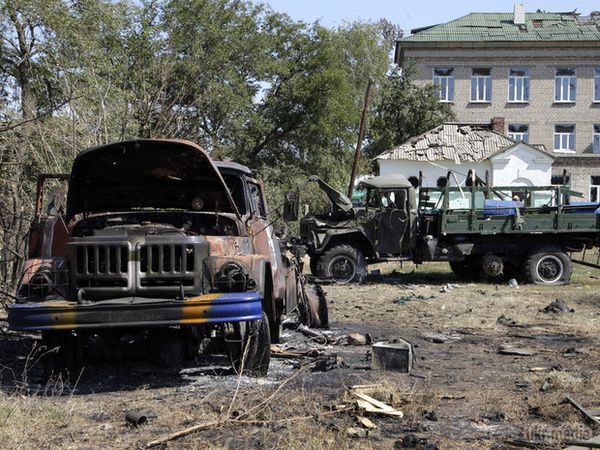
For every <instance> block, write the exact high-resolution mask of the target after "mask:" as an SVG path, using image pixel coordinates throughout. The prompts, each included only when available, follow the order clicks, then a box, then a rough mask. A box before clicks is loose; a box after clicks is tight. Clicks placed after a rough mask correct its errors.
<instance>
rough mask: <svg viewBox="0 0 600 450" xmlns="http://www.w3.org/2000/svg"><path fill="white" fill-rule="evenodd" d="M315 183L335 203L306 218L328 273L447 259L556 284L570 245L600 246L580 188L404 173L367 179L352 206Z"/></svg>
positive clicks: (320, 272)
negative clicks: (439, 183)
mask: <svg viewBox="0 0 600 450" xmlns="http://www.w3.org/2000/svg"><path fill="white" fill-rule="evenodd" d="M310 180H311V181H314V182H316V183H318V184H319V186H320V187H321V189H322V190H323V191H324V192H325V193H326V194H327V195H328V197H329V199H330V200H331V203H332V206H331V208H330V211H329V212H327V213H325V214H314V215H307V216H305V217H303V218H302V219H301V222H300V236H301V238H300V240H301V241H302V242H303V244H304V245H305V246H306V249H307V252H308V255H309V256H310V267H311V271H312V273H313V274H314V275H315V276H317V277H321V278H331V279H334V280H336V281H341V282H362V281H363V280H364V279H365V277H366V275H367V265H368V264H372V263H379V262H384V261H412V262H414V263H416V264H421V263H423V262H426V261H447V262H448V263H449V264H450V268H451V269H452V271H453V272H454V273H455V274H456V276H457V277H458V278H459V279H468V278H473V277H474V276H476V275H481V274H484V275H487V276H489V277H497V276H500V275H505V276H506V277H508V278H516V279H523V280H527V281H529V282H532V283H535V284H544V285H559V284H564V283H566V282H568V281H569V279H570V277H571V273H572V268H573V261H572V259H571V258H570V256H569V255H570V253H571V252H580V251H582V250H584V249H586V248H588V249H590V248H593V247H596V246H598V245H600V239H599V238H600V221H599V218H600V215H599V214H600V208H599V207H600V204H598V203H585V202H574V201H573V200H574V199H575V198H576V197H581V194H578V193H576V192H573V191H571V190H569V189H568V188H567V187H566V186H537V187H515V186H505V187H502V186H500V187H490V186H488V185H486V184H485V183H484V182H483V181H482V180H480V179H479V178H476V177H475V176H474V175H473V174H469V175H468V177H467V180H466V182H463V183H460V184H459V182H458V179H457V178H456V176H454V174H451V173H448V176H447V178H446V184H445V186H443V187H435V188H434V187H421V188H419V189H415V187H414V186H413V185H412V184H411V183H410V182H409V181H408V180H407V179H406V178H405V177H403V176H401V175H384V176H376V177H373V178H369V179H367V180H364V181H362V182H361V183H360V184H359V187H358V188H359V189H362V190H364V191H365V192H363V196H362V197H364V198H365V200H364V201H363V202H362V203H360V204H356V203H355V204H353V203H352V202H351V201H350V199H348V198H347V197H346V196H345V195H343V194H341V193H339V192H337V191H336V190H335V189H333V188H332V187H331V186H329V185H328V184H327V183H325V182H324V181H322V180H321V179H319V178H318V177H316V176H313V177H311V178H310ZM453 180H454V185H451V182H452V181H453ZM419 185H420V183H419ZM365 193H366V195H364V194H365ZM576 262H577V261H576Z"/></svg>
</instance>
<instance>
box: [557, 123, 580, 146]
mask: <svg viewBox="0 0 600 450" xmlns="http://www.w3.org/2000/svg"><path fill="white" fill-rule="evenodd" d="M557 127H572V128H573V131H571V132H565V131H557V130H556V129H557ZM576 132H577V127H576V126H575V124H571V123H569V124H556V125H554V152H555V153H575V152H576V149H577V143H576V140H575V136H576V135H575V133H576ZM571 136H572V139H571ZM557 137H558V138H559V142H560V145H562V144H563V142H564V138H566V142H567V147H566V148H565V147H560V146H559V147H557V146H556V138H557ZM571 140H572V143H573V148H569V145H568V144H570V141H571Z"/></svg>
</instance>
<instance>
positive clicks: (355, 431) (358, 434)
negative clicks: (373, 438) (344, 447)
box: [346, 427, 368, 438]
mask: <svg viewBox="0 0 600 450" xmlns="http://www.w3.org/2000/svg"><path fill="white" fill-rule="evenodd" d="M367 433H368V431H367V430H365V429H364V428H357V427H350V428H348V429H347V430H346V434H347V435H348V436H349V437H351V438H366V437H367Z"/></svg>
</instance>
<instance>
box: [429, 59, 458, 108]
mask: <svg viewBox="0 0 600 450" xmlns="http://www.w3.org/2000/svg"><path fill="white" fill-rule="evenodd" d="M433 84H434V85H435V87H436V92H437V96H438V99H439V101H440V102H453V101H454V69H453V68H448V67H446V68H437V69H433Z"/></svg>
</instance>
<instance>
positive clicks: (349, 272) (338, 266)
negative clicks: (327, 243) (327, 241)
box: [317, 245, 367, 283]
mask: <svg viewBox="0 0 600 450" xmlns="http://www.w3.org/2000/svg"><path fill="white" fill-rule="evenodd" d="M317 272H318V273H321V274H322V275H323V277H327V278H333V280H335V281H337V282H341V283H352V282H354V283H362V282H363V281H365V278H366V277H367V260H366V259H365V255H363V254H362V252H361V251H360V250H358V249H357V248H354V247H352V246H350V245H338V246H336V247H332V248H330V249H329V250H327V251H326V252H324V253H323V255H321V258H320V259H319V263H318V264H317Z"/></svg>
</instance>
